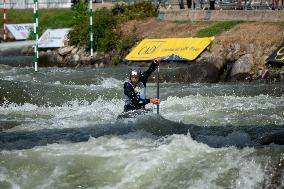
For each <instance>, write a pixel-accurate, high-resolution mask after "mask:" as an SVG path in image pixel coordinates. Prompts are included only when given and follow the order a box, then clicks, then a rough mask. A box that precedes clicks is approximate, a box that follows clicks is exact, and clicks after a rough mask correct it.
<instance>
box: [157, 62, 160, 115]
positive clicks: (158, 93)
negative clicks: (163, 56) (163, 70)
mask: <svg viewBox="0 0 284 189" xmlns="http://www.w3.org/2000/svg"><path fill="white" fill-rule="evenodd" d="M157 98H158V99H159V98H160V66H159V65H158V68H157ZM159 107H160V106H159V104H157V115H159Z"/></svg>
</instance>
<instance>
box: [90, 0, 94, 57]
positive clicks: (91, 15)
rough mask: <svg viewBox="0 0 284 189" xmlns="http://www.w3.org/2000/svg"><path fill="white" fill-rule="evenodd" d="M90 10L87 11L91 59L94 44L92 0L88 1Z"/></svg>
mask: <svg viewBox="0 0 284 189" xmlns="http://www.w3.org/2000/svg"><path fill="white" fill-rule="evenodd" d="M89 4H90V10H89V15H90V43H91V57H93V55H94V48H93V46H94V44H93V43H94V42H93V3H92V0H90V3H89Z"/></svg>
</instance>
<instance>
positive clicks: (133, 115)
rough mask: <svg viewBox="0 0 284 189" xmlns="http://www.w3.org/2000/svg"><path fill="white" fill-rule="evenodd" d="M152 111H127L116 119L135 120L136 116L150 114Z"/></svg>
mask: <svg viewBox="0 0 284 189" xmlns="http://www.w3.org/2000/svg"><path fill="white" fill-rule="evenodd" d="M152 112H153V110H152V109H139V110H132V111H127V112H122V113H121V114H119V115H118V116H117V118H116V119H128V118H136V117H137V116H140V115H145V114H148V113H152Z"/></svg>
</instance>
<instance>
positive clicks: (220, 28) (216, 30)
mask: <svg viewBox="0 0 284 189" xmlns="http://www.w3.org/2000/svg"><path fill="white" fill-rule="evenodd" d="M240 23H242V21H227V22H218V23H216V24H213V25H211V26H209V27H208V28H204V29H201V30H199V31H198V32H197V33H196V35H195V37H211V36H216V35H219V34H220V33H222V32H224V31H227V30H229V29H231V28H233V27H234V26H236V25H238V24H240Z"/></svg>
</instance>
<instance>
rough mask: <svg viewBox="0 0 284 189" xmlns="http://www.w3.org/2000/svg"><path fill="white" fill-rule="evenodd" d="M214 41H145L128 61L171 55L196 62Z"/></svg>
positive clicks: (194, 39) (208, 39) (210, 39)
mask: <svg viewBox="0 0 284 189" xmlns="http://www.w3.org/2000/svg"><path fill="white" fill-rule="evenodd" d="M213 40H214V37H204V38H166V39H144V40H142V41H141V42H140V43H139V44H138V45H137V46H136V47H135V48H134V49H133V50H132V51H131V52H130V53H129V54H128V55H127V56H126V60H153V59H155V58H157V57H162V58H166V57H169V56H171V55H176V56H179V57H181V58H184V59H187V60H194V59H196V58H197V56H198V55H199V54H200V53H202V51H203V50H204V49H205V48H206V47H207V46H208V45H209V44H210V43H211V42H212V41H213Z"/></svg>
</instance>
